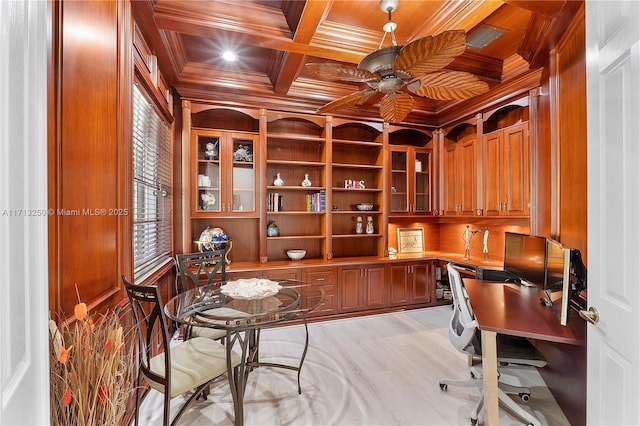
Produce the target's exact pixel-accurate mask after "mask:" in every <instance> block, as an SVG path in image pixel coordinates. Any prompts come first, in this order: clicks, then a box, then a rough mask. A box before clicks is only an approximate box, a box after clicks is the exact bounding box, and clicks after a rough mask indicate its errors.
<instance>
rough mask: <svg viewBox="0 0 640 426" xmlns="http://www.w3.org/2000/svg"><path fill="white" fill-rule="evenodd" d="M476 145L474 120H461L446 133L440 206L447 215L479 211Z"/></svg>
mask: <svg viewBox="0 0 640 426" xmlns="http://www.w3.org/2000/svg"><path fill="white" fill-rule="evenodd" d="M477 147H478V135H477V127H476V126H475V125H473V124H469V123H463V124H460V125H458V126H456V127H454V128H453V129H451V130H450V131H449V132H447V133H446V134H445V135H444V148H443V152H442V157H443V161H442V177H441V179H442V186H441V188H442V192H441V197H442V200H441V206H442V209H443V211H442V213H443V214H444V215H445V216H458V215H475V214H476V208H477V181H478V171H477V163H478V160H477V158H478V155H477V149H478V148H477Z"/></svg>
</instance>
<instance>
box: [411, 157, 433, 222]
mask: <svg viewBox="0 0 640 426" xmlns="http://www.w3.org/2000/svg"><path fill="white" fill-rule="evenodd" d="M413 164H414V173H413V180H414V181H413V189H414V191H413V207H412V208H411V210H412V211H413V212H415V213H417V214H428V213H431V150H418V149H416V150H415V151H414V163H413Z"/></svg>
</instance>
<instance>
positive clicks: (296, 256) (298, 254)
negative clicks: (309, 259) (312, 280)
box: [287, 250, 307, 260]
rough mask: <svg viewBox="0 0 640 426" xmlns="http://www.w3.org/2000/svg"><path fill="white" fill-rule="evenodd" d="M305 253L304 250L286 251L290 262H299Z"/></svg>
mask: <svg viewBox="0 0 640 426" xmlns="http://www.w3.org/2000/svg"><path fill="white" fill-rule="evenodd" d="M306 254H307V252H306V251H305V250H287V256H289V259H291V260H300V259H302V258H303V257H304V256H305V255H306Z"/></svg>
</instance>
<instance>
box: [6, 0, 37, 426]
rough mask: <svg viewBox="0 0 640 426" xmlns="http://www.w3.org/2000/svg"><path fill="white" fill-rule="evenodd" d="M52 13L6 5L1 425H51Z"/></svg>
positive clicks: (14, 0)
mask: <svg viewBox="0 0 640 426" xmlns="http://www.w3.org/2000/svg"><path fill="white" fill-rule="evenodd" d="M46 11H47V2H44V1H37V0H34V1H28V2H23V1H22V0H8V1H6V0H1V1H0V235H1V237H0V293H2V297H1V298H0V342H1V343H0V425H46V424H49V356H48V354H49V351H48V347H49V343H48V327H47V318H48V314H47V295H48V281H47V215H48V212H47V96H46V94H47V26H46V22H47V18H46V15H47V13H46Z"/></svg>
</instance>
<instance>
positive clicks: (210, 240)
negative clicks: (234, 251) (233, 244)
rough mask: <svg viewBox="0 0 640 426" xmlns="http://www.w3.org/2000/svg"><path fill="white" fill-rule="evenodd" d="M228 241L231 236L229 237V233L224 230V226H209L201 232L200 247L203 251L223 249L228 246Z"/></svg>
mask: <svg viewBox="0 0 640 426" xmlns="http://www.w3.org/2000/svg"><path fill="white" fill-rule="evenodd" d="M228 241H229V237H227V233H226V232H224V230H223V229H222V228H218V227H215V228H212V227H210V226H208V227H207V229H205V230H204V231H202V234H200V240H199V241H198V247H199V248H200V251H201V252H205V251H213V250H222V249H225V248H227V242H228Z"/></svg>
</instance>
